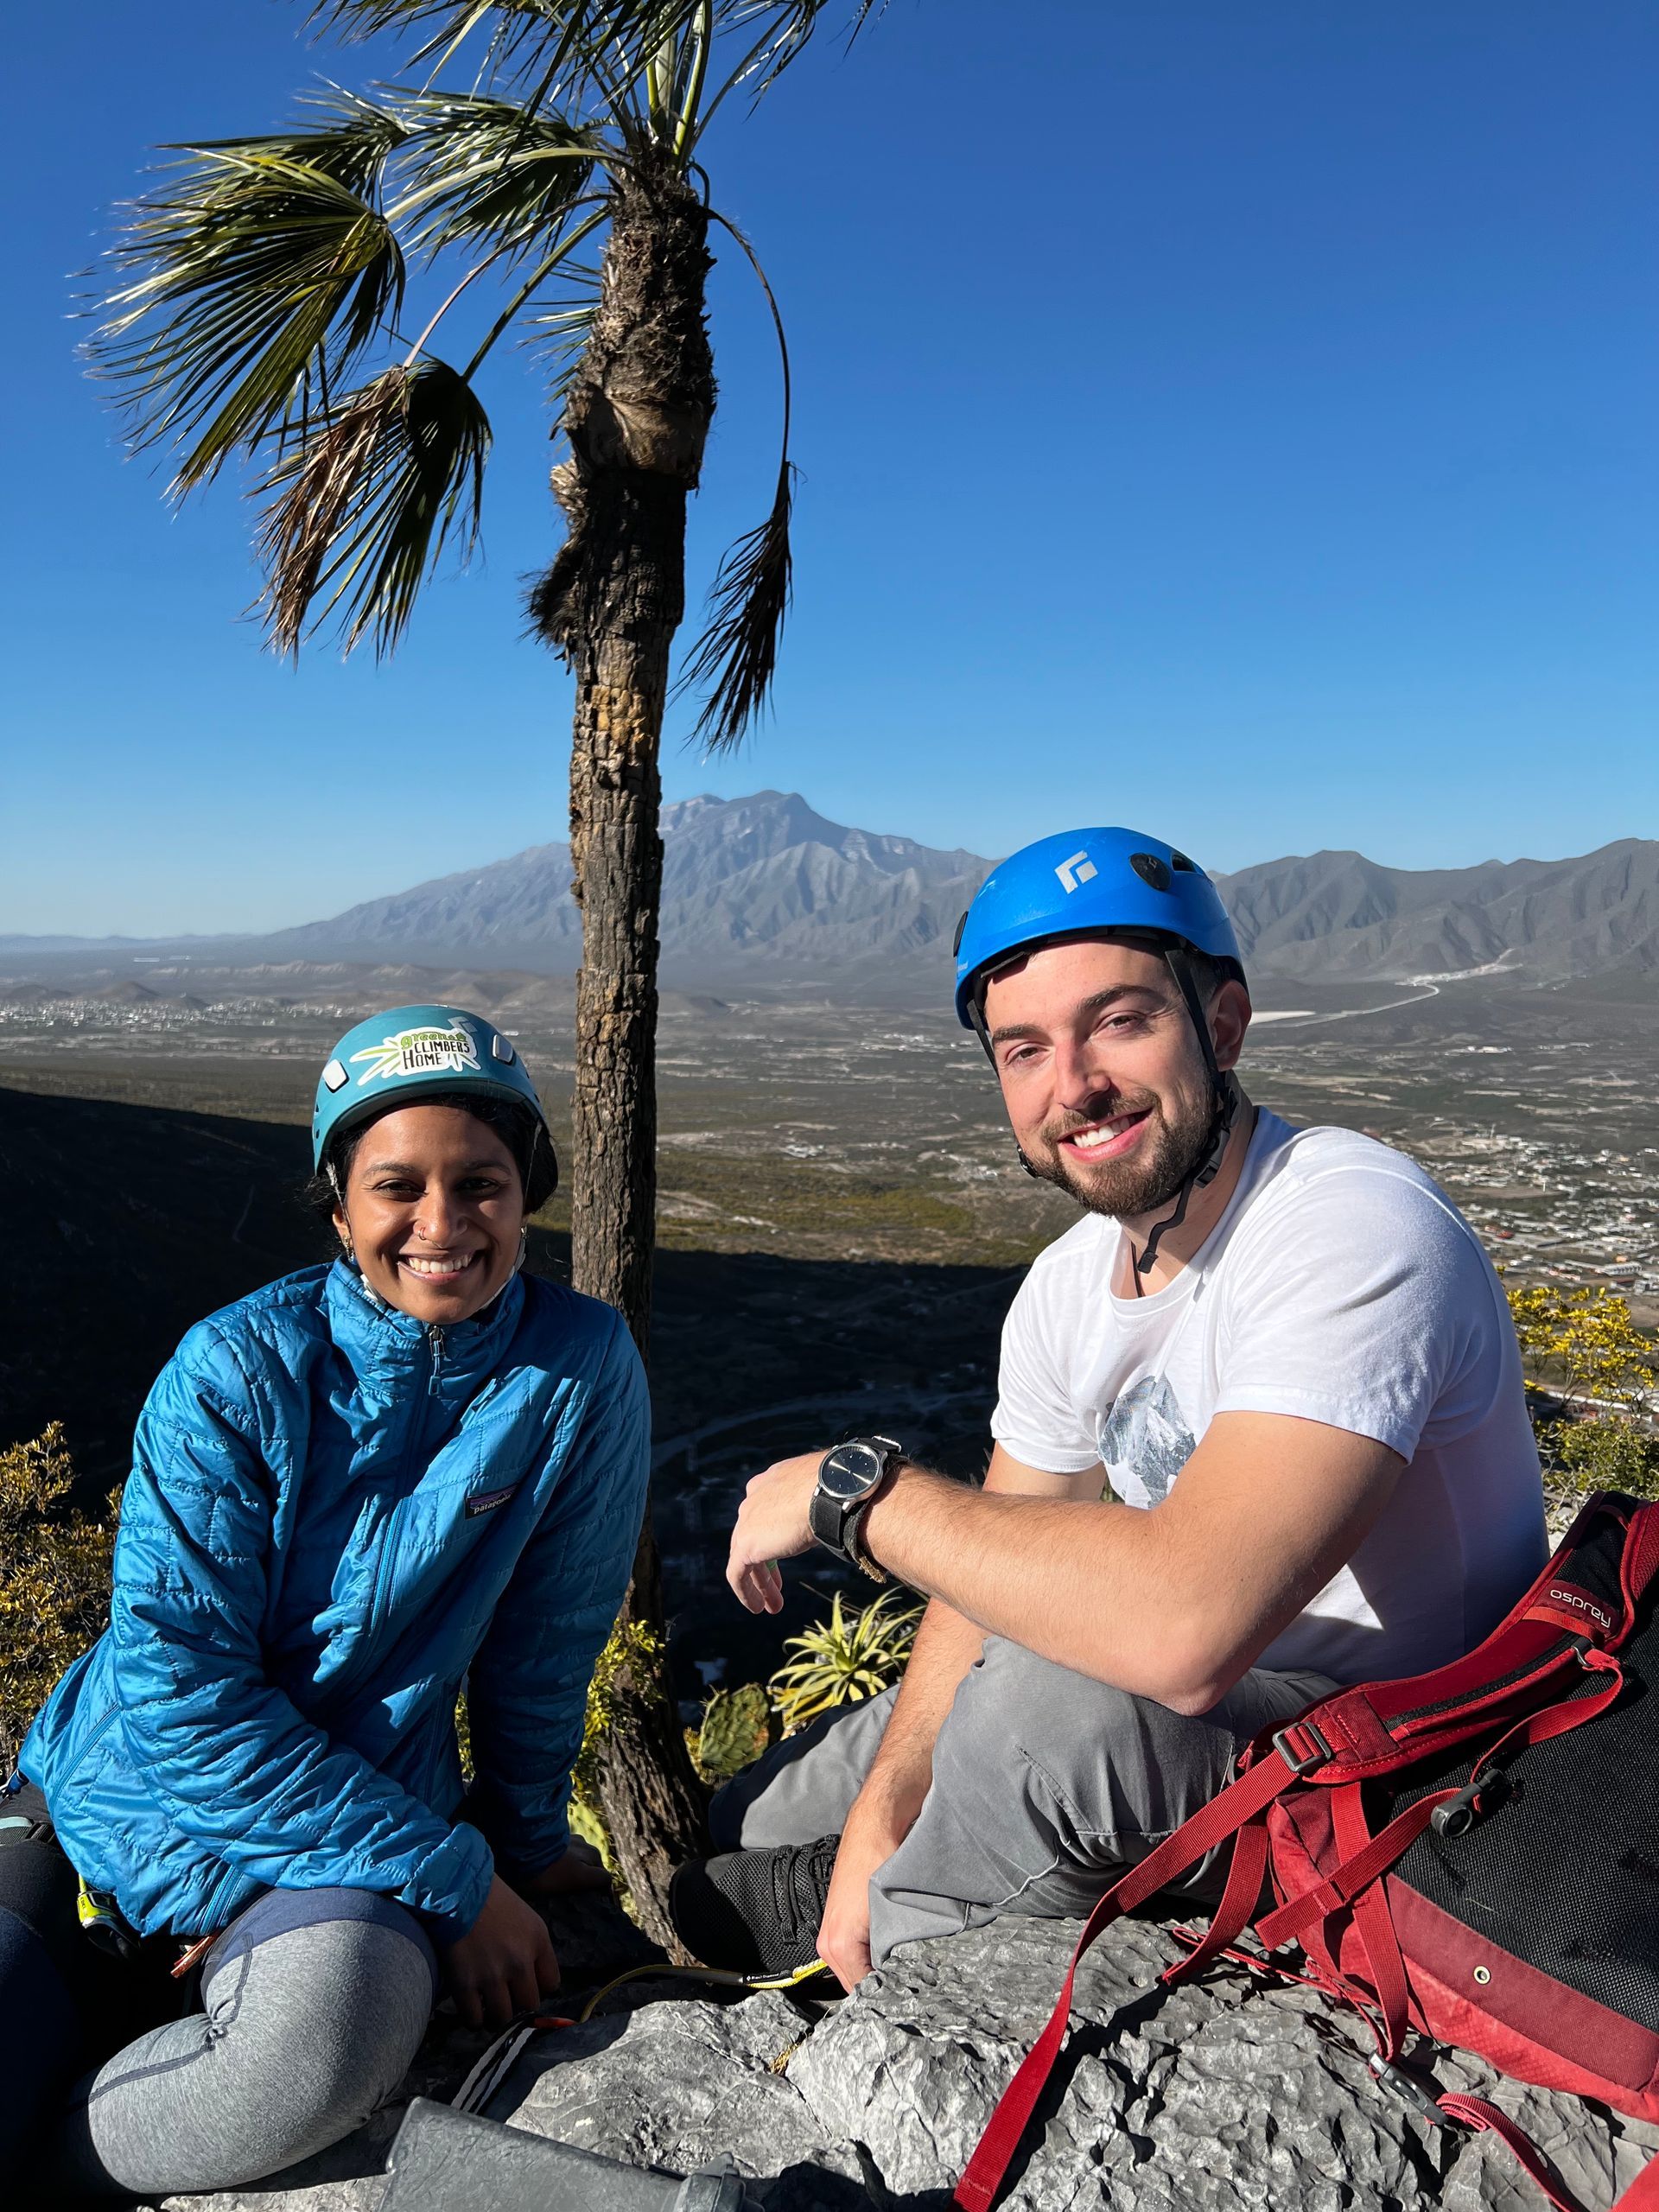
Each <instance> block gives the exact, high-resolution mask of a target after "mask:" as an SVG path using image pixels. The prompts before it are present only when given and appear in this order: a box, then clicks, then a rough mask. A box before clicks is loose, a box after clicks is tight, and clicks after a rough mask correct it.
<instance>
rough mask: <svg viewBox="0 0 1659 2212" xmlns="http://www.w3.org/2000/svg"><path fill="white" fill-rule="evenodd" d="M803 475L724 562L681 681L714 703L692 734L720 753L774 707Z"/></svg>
mask: <svg viewBox="0 0 1659 2212" xmlns="http://www.w3.org/2000/svg"><path fill="white" fill-rule="evenodd" d="M794 476H795V470H794V467H793V464H792V463H791V462H790V461H785V462H784V464H783V466H782V467H780V468H779V471H778V491H777V495H776V497H775V498H774V499H773V500H772V512H771V513H770V514H769V515H768V516H767V517H766V520H765V521H764V522H763V523H761V524H759V525H758V527H757V528H755V529H753V530H751V531H745V532H744V534H743V536H742V537H740V538H739V539H738V541H737V543H736V544H735V545H734V546H733V547H732V548H731V550H729V552H728V554H727V555H726V557H725V559H724V560H723V561H721V564H720V569H719V571H718V573H717V574H716V575H715V581H714V583H713V586H712V587H711V588H710V590H709V620H708V624H707V626H705V628H704V630H703V633H702V637H700V638H699V639H698V640H697V642H696V645H695V646H694V647H693V648H692V652H691V658H690V660H689V661H688V662H687V663H686V664H685V667H684V669H683V671H682V673H681V676H680V683H679V688H680V689H682V690H702V688H703V686H704V685H705V684H707V685H708V686H709V697H708V699H707V701H706V702H705V703H704V706H703V709H702V713H701V714H700V715H698V716H697V720H696V726H695V728H693V730H692V733H691V734H692V736H693V737H694V738H700V739H702V741H703V743H704V744H705V745H706V746H707V747H708V748H709V751H710V752H713V753H719V752H723V751H725V750H726V749H728V747H732V746H734V745H736V744H737V743H738V742H739V741H741V738H742V736H743V734H744V732H745V731H746V730H747V728H748V727H749V725H750V724H751V723H752V722H753V721H754V720H755V719H756V718H757V716H758V715H760V712H761V710H762V709H764V707H765V706H766V695H767V693H768V692H769V691H770V690H771V689H772V673H773V671H774V670H775V669H776V667H777V665H778V640H779V637H780V636H781V635H782V633H783V627H784V619H785V616H786V615H787V613H789V607H790V601H791V596H792V590H791V575H792V571H793V567H794V562H793V557H792V556H791V552H790V548H789V518H790V510H791V507H792V506H793V505H794V497H795V487H794Z"/></svg>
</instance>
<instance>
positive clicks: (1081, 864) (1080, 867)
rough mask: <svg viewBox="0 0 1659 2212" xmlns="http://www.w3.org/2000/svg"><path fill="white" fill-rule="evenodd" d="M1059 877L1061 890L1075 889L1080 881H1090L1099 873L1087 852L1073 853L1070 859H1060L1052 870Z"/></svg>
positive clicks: (1069, 890)
mask: <svg viewBox="0 0 1659 2212" xmlns="http://www.w3.org/2000/svg"><path fill="white" fill-rule="evenodd" d="M1054 873H1055V874H1056V875H1058V877H1059V879H1060V888H1061V890H1062V891H1066V892H1071V891H1075V890H1076V889H1077V886H1078V885H1079V884H1080V883H1092V882H1093V881H1094V880H1095V878H1096V876H1097V875H1098V874H1100V870H1099V869H1098V868H1096V866H1095V864H1094V862H1093V861H1091V860H1090V857H1089V855H1088V854H1087V853H1084V852H1078V853H1073V854H1072V855H1071V859H1070V860H1065V861H1061V862H1060V864H1059V866H1058V868H1056V869H1055V871H1054Z"/></svg>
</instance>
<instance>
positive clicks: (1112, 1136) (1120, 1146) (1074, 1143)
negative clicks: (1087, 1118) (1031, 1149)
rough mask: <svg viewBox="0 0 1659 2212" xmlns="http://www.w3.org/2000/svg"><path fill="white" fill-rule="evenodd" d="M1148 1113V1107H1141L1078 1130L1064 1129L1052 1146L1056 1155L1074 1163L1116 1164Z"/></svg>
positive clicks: (1134, 1140) (1137, 1136) (1135, 1139)
mask: <svg viewBox="0 0 1659 2212" xmlns="http://www.w3.org/2000/svg"><path fill="white" fill-rule="evenodd" d="M1151 1113H1152V1109H1151V1108H1150V1107H1149V1106H1141V1107H1138V1108H1137V1109H1135V1111H1134V1112H1133V1113H1124V1114H1112V1115H1109V1116H1106V1117H1104V1118H1103V1120H1100V1121H1098V1122H1084V1123H1083V1124H1082V1126H1081V1127H1080V1128H1075V1129H1067V1130H1066V1132H1065V1135H1063V1136H1061V1137H1059V1138H1058V1139H1057V1140H1056V1142H1057V1145H1058V1149H1059V1150H1060V1151H1062V1152H1069V1153H1071V1154H1072V1156H1073V1157H1074V1158H1075V1159H1078V1160H1116V1159H1118V1158H1120V1157H1121V1156H1122V1154H1124V1153H1126V1152H1128V1151H1130V1150H1131V1149H1132V1148H1133V1147H1134V1145H1135V1142H1136V1141H1137V1139H1138V1138H1139V1136H1140V1133H1141V1124H1142V1123H1143V1122H1146V1121H1147V1120H1148V1119H1149V1118H1150V1116H1151Z"/></svg>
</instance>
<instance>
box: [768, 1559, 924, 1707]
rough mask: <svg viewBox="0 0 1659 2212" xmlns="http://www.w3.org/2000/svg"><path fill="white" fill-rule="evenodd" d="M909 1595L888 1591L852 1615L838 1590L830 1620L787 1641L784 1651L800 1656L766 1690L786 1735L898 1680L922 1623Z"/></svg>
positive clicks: (773, 1679) (920, 1610) (919, 1611)
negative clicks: (843, 1608)
mask: <svg viewBox="0 0 1659 2212" xmlns="http://www.w3.org/2000/svg"><path fill="white" fill-rule="evenodd" d="M907 1595H908V1592H903V1591H899V1590H884V1591H883V1592H882V1593H881V1595H880V1597H879V1598H878V1599H875V1601H874V1604H872V1605H866V1606H865V1607H864V1608H863V1610H862V1611H861V1612H853V1613H849V1612H846V1611H843V1610H842V1602H841V1592H840V1591H839V1590H837V1591H836V1595H835V1599H834V1602H833V1604H832V1605H831V1606H830V1609H829V1619H828V1620H827V1621H820V1622H818V1623H817V1626H816V1627H813V1628H810V1629H808V1630H806V1631H805V1632H804V1635H801V1636H791V1637H786V1638H785V1643H784V1649H785V1651H793V1652H796V1653H797V1654H798V1657H796V1658H793V1659H791V1660H789V1661H787V1662H785V1665H783V1666H781V1667H780V1668H779V1669H778V1671H777V1673H776V1674H775V1675H773V1676H772V1680H771V1681H769V1682H768V1683H767V1684H766V1688H767V1689H768V1690H769V1691H770V1693H771V1694H772V1709H773V1710H774V1711H775V1712H776V1713H779V1715H780V1717H781V1718H782V1720H783V1724H784V1733H785V1735H786V1736H792V1735H793V1734H794V1732H795V1731H796V1730H797V1729H798V1728H804V1726H805V1725H806V1723H807V1722H808V1721H809V1720H812V1719H816V1718H817V1715H818V1714H819V1713H828V1712H829V1710H830V1709H831V1708H832V1707H835V1706H837V1705H855V1704H857V1703H858V1702H859V1701H860V1700H861V1699H863V1698H867V1697H875V1696H877V1695H879V1694H880V1692H881V1691H882V1690H884V1689H886V1688H887V1686H888V1684H889V1683H892V1682H896V1681H898V1679H899V1675H901V1674H903V1672H904V1670H905V1662H906V1660H907V1659H908V1658H909V1656H910V1647H911V1645H912V1643H914V1642H915V1640H916V1624H917V1623H918V1621H919V1620H920V1619H921V1618H922V1609H921V1607H920V1605H906V1603H905V1599H906V1597H907ZM895 1607H897V1608H899V1610H897V1611H894V1610H893V1608H895Z"/></svg>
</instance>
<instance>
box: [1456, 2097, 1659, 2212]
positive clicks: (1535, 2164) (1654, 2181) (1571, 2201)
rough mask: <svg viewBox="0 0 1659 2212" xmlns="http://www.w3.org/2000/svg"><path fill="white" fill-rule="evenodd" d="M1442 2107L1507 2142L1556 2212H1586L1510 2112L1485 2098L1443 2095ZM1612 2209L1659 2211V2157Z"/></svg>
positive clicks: (1465, 2123)
mask: <svg viewBox="0 0 1659 2212" xmlns="http://www.w3.org/2000/svg"><path fill="white" fill-rule="evenodd" d="M1440 2111H1441V2112H1443V2113H1445V2114H1446V2118H1447V2119H1448V2120H1458V2121H1460V2122H1461V2123H1462V2125H1463V2126H1465V2127H1468V2128H1472V2129H1473V2130H1474V2131H1475V2133H1477V2134H1490V2135H1496V2136H1497V2139H1498V2140H1499V2141H1500V2142H1502V2143H1506V2144H1507V2145H1509V2147H1510V2151H1511V2152H1513V2153H1514V2155H1515V2162H1516V2164H1517V2165H1518V2166H1519V2167H1520V2168H1521V2171H1522V2172H1523V2173H1524V2174H1526V2175H1527V2176H1528V2177H1529V2179H1530V2180H1532V2181H1533V2182H1535V2183H1536V2185H1537V2186H1538V2188H1539V2189H1541V2190H1542V2191H1543V2193H1544V2195H1545V2196H1547V2197H1548V2199H1549V2202H1551V2203H1552V2204H1553V2205H1554V2206H1555V2208H1556V2212H1584V2207H1583V2206H1582V2205H1581V2204H1580V2202H1579V2200H1578V2198H1577V2197H1576V2196H1573V2194H1572V2192H1571V2190H1567V2189H1566V2188H1564V2187H1563V2186H1562V2184H1561V2183H1560V2179H1559V2178H1558V2177H1557V2176H1556V2175H1554V2173H1552V2172H1551V2171H1550V2169H1549V2167H1548V2166H1547V2165H1546V2164H1545V2163H1544V2159H1543V2155H1542V2153H1541V2152H1540V2151H1539V2149H1538V2147H1537V2145H1536V2144H1535V2143H1534V2142H1533V2140H1532V2139H1531V2137H1530V2136H1529V2135H1527V2134H1525V2133H1522V2130H1521V2129H1520V2128H1518V2127H1517V2126H1516V2124H1515V2122H1514V2121H1513V2120H1511V2119H1510V2117H1509V2115H1508V2113H1501V2112H1500V2111H1499V2110H1498V2108H1497V2106H1496V2105H1494V2104H1489V2103H1488V2102H1487V2101H1486V2099H1485V2098H1484V2097H1442V2098H1441V2099H1440ZM1610 2212H1659V2158H1649V2161H1648V2163H1647V2164H1646V2165H1645V2166H1643V2169H1642V2171H1641V2172H1640V2173H1639V2174H1638V2175H1637V2177H1636V2179H1635V2180H1634V2181H1633V2182H1632V2183H1630V2187H1629V2188H1628V2189H1627V2190H1625V2191H1624V2195H1623V2196H1620V2197H1619V2198H1618V2200H1617V2201H1616V2202H1615V2203H1614V2204H1613V2205H1612V2206H1611V2208H1610Z"/></svg>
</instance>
